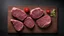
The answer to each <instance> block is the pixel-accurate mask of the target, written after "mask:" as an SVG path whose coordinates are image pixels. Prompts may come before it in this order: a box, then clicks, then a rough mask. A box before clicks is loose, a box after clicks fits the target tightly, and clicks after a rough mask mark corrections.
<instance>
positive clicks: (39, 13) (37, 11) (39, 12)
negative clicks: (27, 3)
mask: <svg viewBox="0 0 64 36" xmlns="http://www.w3.org/2000/svg"><path fill="white" fill-rule="evenodd" d="M30 15H31V17H32V18H34V19H37V18H39V17H41V16H42V15H43V10H42V9H41V8H39V7H38V8H34V9H32V10H31V11H30Z"/></svg>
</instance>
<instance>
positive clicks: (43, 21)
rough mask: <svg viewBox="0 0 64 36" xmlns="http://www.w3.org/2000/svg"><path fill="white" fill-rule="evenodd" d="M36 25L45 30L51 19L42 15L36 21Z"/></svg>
mask: <svg viewBox="0 0 64 36" xmlns="http://www.w3.org/2000/svg"><path fill="white" fill-rule="evenodd" d="M36 23H37V25H38V26H39V27H41V28H46V27H48V26H49V25H50V23H51V17H50V16H49V15H44V16H43V17H41V18H40V19H38V20H36Z"/></svg>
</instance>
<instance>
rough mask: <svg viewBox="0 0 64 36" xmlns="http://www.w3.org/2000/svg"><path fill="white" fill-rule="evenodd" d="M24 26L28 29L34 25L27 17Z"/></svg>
mask: <svg viewBox="0 0 64 36" xmlns="http://www.w3.org/2000/svg"><path fill="white" fill-rule="evenodd" d="M24 24H25V25H26V26H27V27H28V28H33V27H34V25H35V22H34V20H33V19H32V18H31V17H27V18H26V19H25V21H24Z"/></svg>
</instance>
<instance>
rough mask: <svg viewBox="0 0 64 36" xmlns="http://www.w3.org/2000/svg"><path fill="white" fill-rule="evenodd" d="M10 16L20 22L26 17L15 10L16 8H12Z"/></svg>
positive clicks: (18, 10)
mask: <svg viewBox="0 0 64 36" xmlns="http://www.w3.org/2000/svg"><path fill="white" fill-rule="evenodd" d="M11 14H12V16H13V17H15V18H17V19H19V20H21V21H23V20H24V19H25V18H26V17H27V14H26V13H25V12H24V11H23V10H21V9H19V8H16V7H13V8H12V10H11Z"/></svg>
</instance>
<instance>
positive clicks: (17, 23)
mask: <svg viewBox="0 0 64 36" xmlns="http://www.w3.org/2000/svg"><path fill="white" fill-rule="evenodd" d="M11 22H12V24H13V26H14V28H15V29H16V30H17V31H21V30H22V29H23V26H24V25H23V23H22V22H20V21H18V20H15V19H11Z"/></svg>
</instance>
